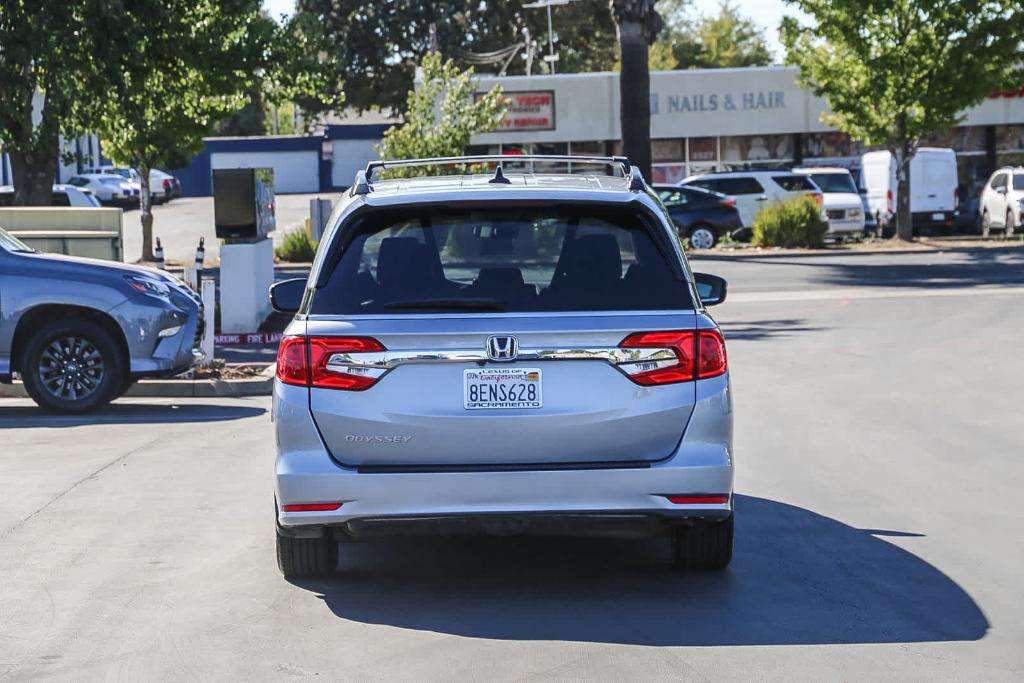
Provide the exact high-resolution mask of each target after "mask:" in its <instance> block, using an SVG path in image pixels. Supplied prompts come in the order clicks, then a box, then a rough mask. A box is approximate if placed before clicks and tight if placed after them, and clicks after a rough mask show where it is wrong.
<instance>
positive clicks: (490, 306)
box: [381, 299, 505, 311]
mask: <svg viewBox="0 0 1024 683" xmlns="http://www.w3.org/2000/svg"><path fill="white" fill-rule="evenodd" d="M381 306H382V307H383V308H441V309H443V308H458V309H464V310H469V311H504V310H505V302H504V301H502V300H500V299H410V300H408V301H388V302H386V303H383V304H381Z"/></svg>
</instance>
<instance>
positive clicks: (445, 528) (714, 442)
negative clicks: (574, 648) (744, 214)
mask: <svg viewBox="0 0 1024 683" xmlns="http://www.w3.org/2000/svg"><path fill="white" fill-rule="evenodd" d="M565 159H566V160H570V159H572V160H573V161H572V164H573V170H574V171H575V170H578V167H579V164H581V163H582V162H581V161H580V159H579V158H575V159H574V158H573V157H566V158H565ZM502 160H504V161H507V158H505V157H502V156H491V157H464V158H460V159H459V161H460V163H465V164H467V165H469V164H472V165H474V166H475V165H476V164H484V163H498V162H500V161H502ZM522 160H524V161H531V160H532V159H531V158H529V157H527V158H525V159H522ZM540 160H542V161H543V162H544V163H545V164H548V165H550V164H552V163H553V162H552V158H551V157H542V158H541V159H540ZM591 161H595V160H594V159H591ZM600 161H601V163H602V164H619V163H622V164H623V166H624V170H625V171H626V173H625V177H614V176H598V175H591V176H589V177H583V178H581V176H580V175H576V174H573V175H570V174H559V173H544V174H541V175H536V176H535V175H533V174H525V177H524V175H523V174H518V173H516V174H513V173H512V172H511V171H510V172H509V173H508V175H507V176H506V175H504V174H502V173H500V172H496V173H495V174H494V176H491V175H490V174H480V175H477V176H475V177H472V178H466V177H464V176H462V177H460V176H448V177H430V178H422V179H405V180H385V181H374V180H373V175H374V172H375V171H376V170H379V169H380V168H381V167H382V166H381V164H382V162H372V163H371V164H370V166H369V167H368V170H367V171H366V172H363V171H360V172H359V173H358V174H357V176H356V180H355V183H354V184H353V186H352V189H351V190H350V191H349V192H346V193H345V195H344V196H343V197H342V199H341V200H340V203H339V205H338V206H337V207H336V208H335V211H334V213H333V214H332V216H333V218H332V221H331V224H330V225H329V226H328V228H327V231H326V233H325V236H324V239H323V241H322V242H321V243H320V253H319V254H318V257H317V260H316V262H315V264H314V265H313V269H312V272H311V274H310V276H309V279H308V280H305V279H302V280H289V281H284V282H281V283H277V284H275V285H274V286H273V287H272V288H271V301H272V303H273V304H274V306H275V308H276V310H278V311H280V312H290V313H295V314H296V315H295V319H294V320H293V321H292V323H291V324H290V325H289V326H288V328H287V329H286V330H285V335H284V338H283V339H282V341H281V345H280V349H279V351H278V364H277V378H276V380H275V383H274V398H273V411H272V414H273V424H274V429H275V431H276V438H275V439H274V442H275V444H276V445H275V447H276V449H277V462H276V471H277V477H276V502H275V507H276V509H277V527H276V536H277V559H278V564H279V567H280V569H281V571H282V572H283V573H284V575H285V576H287V577H300V576H310V575H315V574H327V573H330V572H331V571H333V570H334V568H335V565H336V564H337V560H338V550H339V541H340V542H341V546H342V547H344V546H345V545H346V542H347V541H349V540H352V539H359V538H364V537H371V536H375V535H388V534H401V533H409V534H419V533H461V532H485V533H486V532H493V533H501V534H507V533H546V534H562V535H578V534H586V533H596V534H601V535H617V534H624V535H631V536H667V537H668V538H671V539H672V547H673V549H674V558H675V562H676V564H677V566H679V567H682V568H691V567H700V568H708V569H722V568H724V567H725V566H726V565H728V564H729V561H730V558H731V556H732V536H733V518H734V513H733V497H732V489H733V460H734V457H735V454H734V452H733V448H732V395H731V392H730V390H729V373H728V367H727V362H726V353H725V342H724V340H723V338H722V333H721V331H720V330H719V329H718V326H717V325H716V324H715V321H714V320H713V319H712V318H711V317H710V316H709V315H708V314H707V310H706V308H705V306H708V305H712V304H714V303H717V302H720V301H722V300H723V299H724V297H725V281H724V280H722V279H721V278H717V277H714V276H711V275H700V274H697V275H694V274H692V273H691V271H690V268H689V267H688V265H687V263H686V257H685V256H684V255H683V251H682V249H681V247H680V243H679V238H678V235H677V233H676V228H675V225H674V223H673V221H672V219H671V217H670V216H669V215H668V212H667V211H666V210H665V208H664V206H663V205H662V204H661V202H659V201H658V199H657V198H656V197H655V196H654V194H653V193H652V192H651V191H650V189H649V188H648V187H647V186H646V184H645V183H644V181H643V178H642V177H641V176H640V172H639V171H638V170H637V169H636V168H635V167H633V168H629V167H628V162H623V160H622V159H621V158H615V159H612V158H604V159H601V160H600ZM415 163H424V162H422V161H407V162H387V167H388V168H391V167H392V166H394V165H403V164H404V165H409V164H415ZM602 168H603V166H602ZM371 190H372V191H371Z"/></svg>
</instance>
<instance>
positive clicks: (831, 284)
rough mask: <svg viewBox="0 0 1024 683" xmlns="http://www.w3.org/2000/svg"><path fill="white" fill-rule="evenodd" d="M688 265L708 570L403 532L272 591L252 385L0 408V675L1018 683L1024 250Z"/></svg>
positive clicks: (613, 544) (266, 492)
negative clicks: (727, 419) (173, 395)
mask: <svg viewBox="0 0 1024 683" xmlns="http://www.w3.org/2000/svg"><path fill="white" fill-rule="evenodd" d="M173 206H174V205H173V204H172V205H171V207H173ZM167 210H168V209H167V208H163V209H158V212H159V211H167ZM135 216H136V214H129V215H128V216H126V221H127V222H126V226H127V225H128V224H129V223H130V221H131V220H132V219H133V218H134V217H135ZM157 218H158V226H159V225H160V223H159V221H160V220H162V216H161V215H160V213H158V215H157ZM206 223H208V221H206ZM204 224H205V223H204ZM164 225H166V223H164ZM158 234H161V229H160V228H159V227H158ZM169 255H170V254H169ZM693 267H694V269H695V270H698V271H704V272H710V273H715V274H719V275H722V276H724V277H726V278H727V279H728V280H729V282H730V299H729V301H728V302H727V303H726V304H724V305H723V306H722V307H721V308H718V309H715V310H714V313H715V316H716V318H717V319H718V320H719V321H720V322H721V323H722V326H723V328H724V330H725V333H726V336H727V338H728V343H729V353H730V366H731V376H732V381H733V391H734V400H735V409H736V429H737V433H736V449H737V467H738V481H737V493H738V496H737V515H738V516H737V532H736V533H737V536H736V538H737V540H736V556H735V559H734V561H733V564H732V566H731V567H730V569H729V570H728V571H727V572H724V573H722V574H718V575H711V574H699V573H698V574H679V573H676V572H674V571H672V570H671V569H670V567H669V563H668V550H667V544H666V543H664V542H660V541H616V540H572V541H562V540H539V539H520V538H466V539H452V540H442V539H416V540H392V541H373V542H366V543H361V544H354V545H349V546H344V547H343V549H342V550H343V552H342V559H341V563H340V567H339V573H338V574H337V575H336V576H335V577H334V578H332V579H331V580H328V581H315V582H304V583H299V584H290V583H288V582H286V581H284V580H283V579H282V578H281V577H280V575H279V573H278V571H277V568H276V566H275V564H274V553H273V511H272V495H273V493H272V473H273V464H272V458H273V455H272V451H273V443H272V432H271V428H270V400H269V398H254V399H193V400H176V401H172V400H165V399H128V400H121V401H118V402H117V403H115V404H114V405H113V406H112V407H111V408H110V409H108V410H106V411H104V412H102V413H100V414H98V415H94V416H89V417H50V416H46V415H44V414H42V413H40V412H39V411H38V410H37V409H36V408H35V407H34V406H33V405H32V404H31V403H30V402H28V401H23V400H16V399H0V443H2V444H3V446H2V447H0V481H2V482H3V484H4V496H3V500H4V505H3V506H0V586H3V590H0V679H15V680H24V679H39V678H47V679H62V680H69V679H70V680H76V679H77V680H81V679H101V678H102V679H109V680H156V679H188V680H192V679H207V680H225V679H232V680H233V679H250V680H271V679H272V680H279V679H284V678H305V679H313V678H317V677H318V678H319V679H320V680H366V679H376V678H397V679H407V680H412V679H416V680H429V679H458V680H502V681H503V680H524V679H533V678H543V679H557V680H581V679H601V680H653V679H668V678H671V679H682V680H707V679H712V680H749V679H752V678H756V679H764V680H808V679H810V680H862V679H895V680H907V679H915V680H921V679H926V680H1020V678H1021V677H1022V675H1024V652H1022V651H1021V647H1020V644H1021V643H1022V642H1024V619H1022V618H1021V608H1022V606H1024V582H1022V581H1021V579H1020V576H1021V566H1024V543H1022V541H1021V539H1022V538H1024V503H1022V502H1021V497H1020V495H1019V491H1018V489H1019V486H1020V482H1021V481H1022V480H1024V460H1022V458H1021V453H1022V452H1024V418H1022V409H1024V408H1022V406H1024V389H1022V387H1021V379H1022V378H1024V354H1022V353H1021V337H1022V332H1024V323H1022V321H1024V250H1021V249H990V250H974V251H961V252H949V253H924V254H907V255H898V254H896V255H871V256H864V255H842V256H839V255H836V256H819V257H810V256H807V257H804V256H801V257H779V258H769V257H765V258H758V257H744V258H742V259H729V258H723V257H712V258H697V259H694V260H693Z"/></svg>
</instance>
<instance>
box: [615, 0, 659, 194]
mask: <svg viewBox="0 0 1024 683" xmlns="http://www.w3.org/2000/svg"><path fill="white" fill-rule="evenodd" d="M609 7H610V9H611V13H612V17H613V18H614V19H615V25H616V28H617V32H618V38H619V63H620V64H622V72H621V73H620V74H619V126H620V128H621V130H622V151H623V152H624V153H625V155H626V156H627V157H629V160H630V162H632V163H633V164H634V165H636V166H637V167H639V169H640V172H641V173H643V174H644V177H645V178H650V177H651V73H650V70H649V66H648V47H649V46H650V45H651V43H653V42H654V41H655V39H656V38H657V37H658V34H659V33H660V32H661V29H662V26H663V24H662V20H661V16H660V15H659V14H658V12H657V11H656V10H655V9H654V0H609Z"/></svg>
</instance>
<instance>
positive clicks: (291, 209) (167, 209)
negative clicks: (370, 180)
mask: <svg viewBox="0 0 1024 683" xmlns="http://www.w3.org/2000/svg"><path fill="white" fill-rule="evenodd" d="M314 197H324V198H331V199H334V198H336V197H337V193H325V194H322V195H321V194H279V195H277V196H276V197H275V212H276V213H275V218H276V219H277V220H276V222H277V230H276V231H275V232H274V233H273V234H272V235H271V237H272V239H273V240H274V244H275V245H276V244H280V242H281V240H282V239H284V235H285V234H286V233H287V232H289V231H291V230H297V229H299V228H302V227H304V226H305V220H306V218H307V217H308V216H309V200H310V199H313V198H314ZM122 227H123V233H124V244H123V247H124V260H125V261H127V262H128V263H134V262H136V261H138V260H139V259H141V258H142V224H141V223H140V219H139V211H138V210H137V209H133V210H130V211H125V212H124V215H123V216H122ZM153 234H154V236H156V237H159V238H160V241H161V243H162V244H163V247H164V258H165V259H167V260H169V261H176V262H181V263H188V264H191V263H193V262H194V261H195V257H196V247H197V246H199V238H200V237H203V238H205V239H206V263H207V265H214V264H216V262H217V259H218V258H219V255H220V240H218V239H217V231H216V229H215V226H214V222H213V198H212V197H179V198H178V199H174V200H171V201H170V202H167V203H166V204H160V205H158V206H154V207H153Z"/></svg>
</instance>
